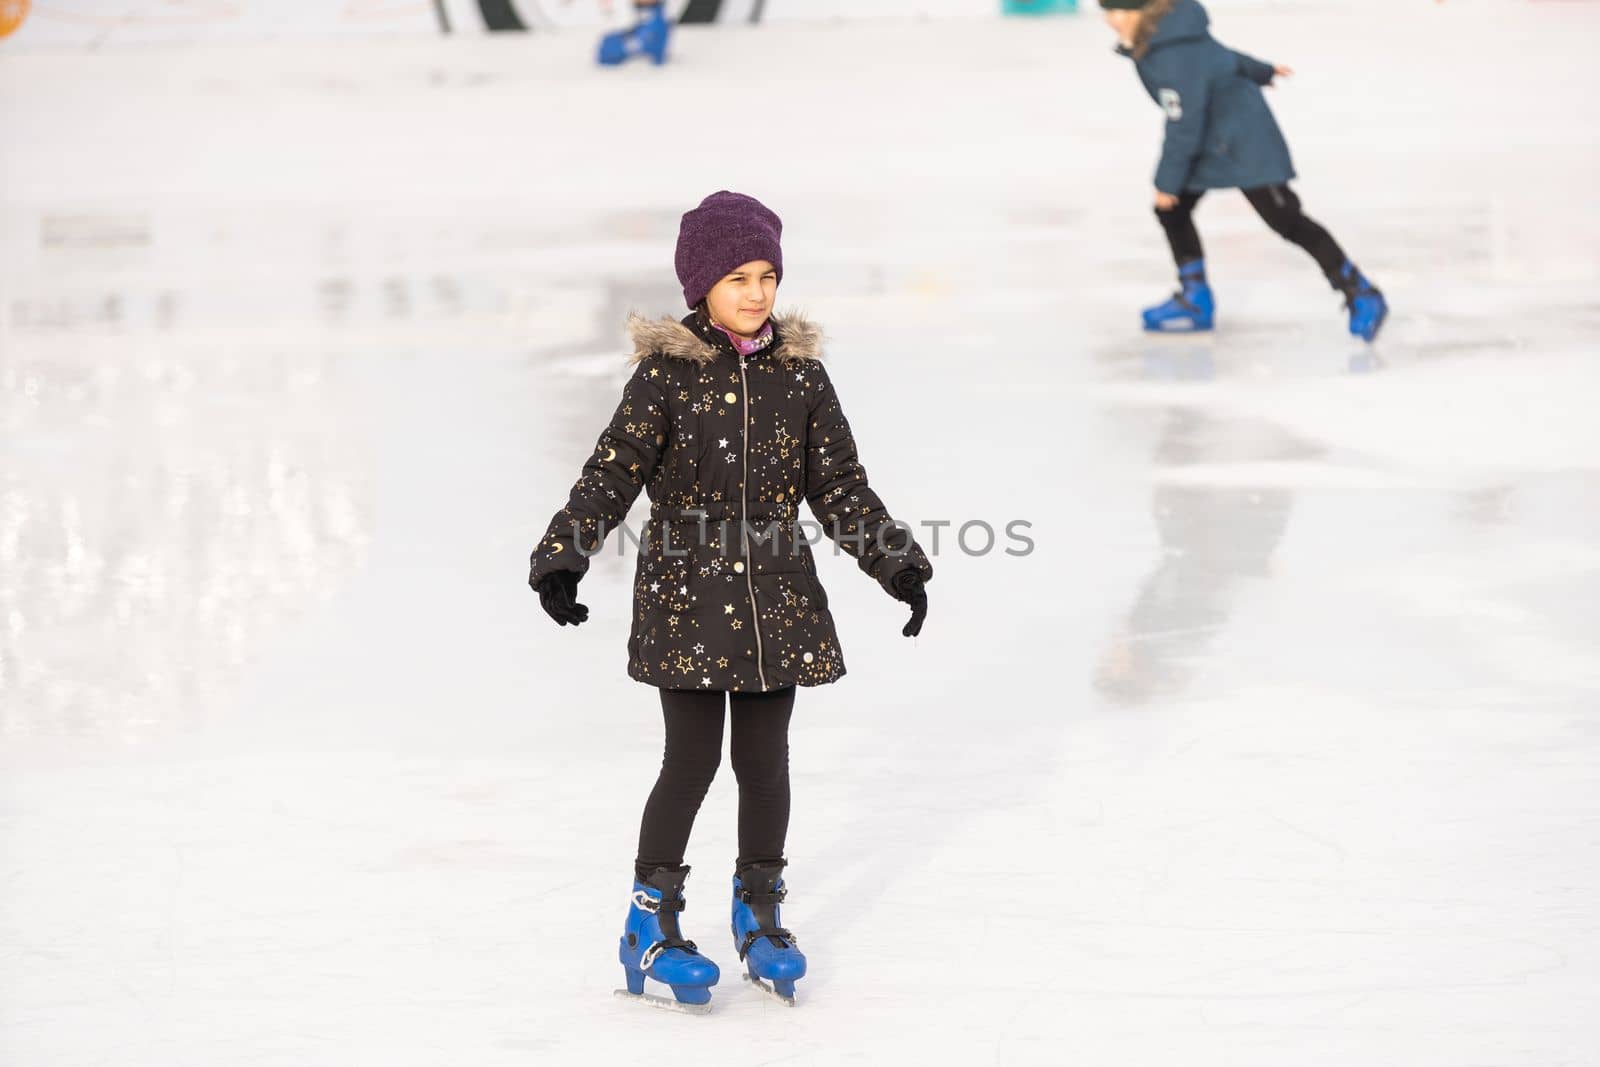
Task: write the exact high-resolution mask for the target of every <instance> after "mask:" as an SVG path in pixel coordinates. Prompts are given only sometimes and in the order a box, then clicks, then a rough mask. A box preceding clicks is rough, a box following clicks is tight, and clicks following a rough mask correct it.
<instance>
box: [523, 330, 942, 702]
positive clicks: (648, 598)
mask: <svg viewBox="0 0 1600 1067" xmlns="http://www.w3.org/2000/svg"><path fill="white" fill-rule="evenodd" d="M772 326H773V332H774V337H773V342H772V344H771V345H769V346H768V347H767V348H765V349H764V350H762V351H759V352H755V353H750V354H746V355H744V356H743V357H742V358H741V356H740V355H739V354H738V353H737V352H736V351H735V349H734V347H733V345H732V343H731V342H730V341H729V340H728V338H727V336H726V335H725V334H723V333H722V332H721V331H720V330H717V329H716V328H715V327H713V326H712V325H711V324H710V323H709V322H707V321H705V320H704V319H703V318H702V317H701V316H699V315H698V314H692V315H690V316H689V317H688V318H685V319H683V320H682V321H681V322H678V321H674V320H672V319H661V320H657V321H649V320H646V319H643V318H640V317H638V316H634V317H631V318H630V319H629V322H628V327H629V332H630V333H631V335H632V337H633V343H634V356H633V360H634V372H633V375H632V377H631V378H629V380H628V382H627V384H626V385H624V386H623V391H622V399H621V401H620V402H619V403H618V405H617V409H616V413H615V414H614V415H613V416H612V418H611V422H610V424H609V425H608V426H607V427H606V429H605V430H604V431H603V432H602V433H601V435H600V439H599V442H598V443H597V444H596V446H595V450H594V452H593V453H592V454H591V455H590V457H589V459H588V461H587V462H586V463H585V464H584V466H583V471H582V474H581V475H580V477H579V478H578V481H577V483H576V484H575V485H574V486H573V487H572V491H571V493H570V495H569V497H568V500H567V504H566V506H565V507H563V508H562V509H561V510H560V511H558V512H557V513H556V515H555V517H554V518H553V519H551V521H550V525H549V528H548V529H547V530H546V531H545V535H544V537H543V538H542V539H541V540H540V541H539V544H538V546H537V547H536V548H535V549H534V552H533V559H532V578H533V580H534V581H535V583H537V582H538V581H540V580H541V579H542V578H543V577H544V576H545V575H548V574H550V573H551V572H553V571H557V570H570V571H575V572H577V573H579V574H582V573H584V572H585V571H586V570H587V569H588V566H589V559H588V554H593V553H594V552H596V551H598V550H599V548H600V546H601V544H602V543H603V540H604V537H605V536H606V534H607V533H609V532H610V531H611V530H613V529H615V528H616V527H617V526H619V525H620V524H621V523H622V521H623V519H624V518H625V517H626V516H627V514H628V509H629V508H630V507H631V506H632V504H633V502H634V500H635V499H636V498H637V497H638V495H639V492H640V491H641V490H644V491H645V492H646V493H647V494H648V496H649V499H650V501H651V506H650V518H649V520H648V521H647V522H646V523H645V524H644V526H643V528H642V529H641V531H640V547H639V554H638V560H637V563H636V566H635V572H634V583H633V620H632V625H631V627H630V631H629V635H628V674H629V676H630V677H632V678H634V679H636V680H638V681H641V682H645V683H648V684H651V685H657V686H666V687H670V688H687V687H688V686H690V685H693V680H694V679H695V678H698V679H699V680H700V686H699V687H698V688H711V689H723V690H733V691H746V690H771V689H780V688H784V687H786V686H790V685H803V686H811V685H825V684H827V683H829V682H833V681H837V680H838V679H839V678H841V677H842V676H843V675H844V673H845V665H844V657H843V654H842V652H841V650H840V648H839V638H838V634H837V632H836V631H835V628H834V623H833V616H832V615H831V614H829V611H828V595H827V592H826V591H825V590H824V589H823V587H822V583H821V582H820V581H819V580H818V578H817V569H816V561H815V559H814V558H813V556H812V553H811V548H810V546H809V545H808V544H807V543H806V541H805V538H804V537H803V536H802V533H801V530H800V527H799V526H798V525H797V523H798V520H799V511H798V508H799V502H800V500H801V499H802V498H803V499H804V500H805V501H806V504H807V505H808V508H809V510H810V511H811V514H812V516H813V517H814V518H815V519H816V521H817V522H818V523H820V524H821V525H822V527H823V532H824V533H825V534H826V535H827V536H828V537H830V538H832V539H833V540H834V541H836V542H837V543H838V544H839V546H840V547H841V548H843V549H844V551H845V552H846V553H848V554H850V555H851V556H854V557H855V558H856V560H857V563H858V565H859V566H860V568H861V570H863V571H864V572H866V573H867V574H868V575H870V576H871V577H872V578H873V579H875V580H876V581H877V582H878V584H879V585H880V586H881V587H882V588H883V589H884V591H885V592H886V593H889V595H891V596H892V595H893V586H894V578H895V575H897V574H899V573H900V572H901V571H904V570H906V569H908V568H910V569H914V570H915V571H916V572H917V573H918V574H920V575H921V576H922V579H923V581H924V582H926V581H929V580H931V579H932V577H933V567H932V565H931V564H930V563H929V562H928V558H927V556H926V555H925V554H924V553H923V551H922V549H921V548H920V547H919V546H918V545H917V543H916V541H915V539H914V538H912V536H911V533H910V531H909V529H908V528H906V527H902V526H898V525H897V524H896V523H895V522H894V520H893V518H892V517H891V516H890V515H889V512H888V509H887V508H885V507H884V504H883V501H882V500H881V499H879V497H878V495H877V493H876V492H874V491H873V489H872V487H871V486H870V485H869V484H868V482H867V472H866V468H865V467H863V466H862V464H861V460H860V458H859V456H858V455H857V452H856V443H855V438H854V436H853V435H852V433H851V431H850V424H849V422H848V421H847V420H846V419H845V416H844V411H843V409H842V408H841V407H840V404H839V398H838V395H837V393H836V392H835V391H834V387H833V382H832V381H831V380H830V378H829V376H828V372H827V370H826V369H825V368H824V367H823V365H822V362H821V359H822V338H821V332H820V331H819V330H818V329H817V327H815V326H814V325H812V324H811V323H810V322H809V321H807V320H806V319H804V318H802V317H799V316H774V317H773V319H772ZM741 517H743V518H747V519H748V522H747V523H746V524H741V523H740V521H739V520H740V518H741Z"/></svg>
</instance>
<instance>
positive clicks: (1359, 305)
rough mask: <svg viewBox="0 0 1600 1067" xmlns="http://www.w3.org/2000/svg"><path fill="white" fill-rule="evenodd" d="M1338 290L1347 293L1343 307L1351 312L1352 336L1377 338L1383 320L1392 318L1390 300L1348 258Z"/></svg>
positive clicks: (1365, 338)
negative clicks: (1390, 316) (1390, 315)
mask: <svg viewBox="0 0 1600 1067" xmlns="http://www.w3.org/2000/svg"><path fill="white" fill-rule="evenodd" d="M1338 289H1339V291H1340V292H1342V293H1344V306H1345V309H1346V310H1348V311H1349V312H1350V335H1351V336H1352V337H1359V338H1361V339H1362V340H1363V341H1367V342H1371V341H1374V340H1376V339H1377V337H1378V331H1379V330H1381V329H1383V320H1384V319H1387V318H1388V317H1389V301H1387V300H1385V299H1384V298H1383V293H1381V292H1379V290H1378V287H1377V286H1375V285H1373V284H1372V283H1371V282H1370V281H1368V280H1367V278H1366V276H1365V275H1364V274H1362V273H1361V272H1360V271H1358V270H1356V268H1355V265H1354V264H1353V263H1350V262H1349V261H1348V260H1347V261H1346V262H1345V265H1344V266H1343V267H1342V268H1340V270H1339V283H1338Z"/></svg>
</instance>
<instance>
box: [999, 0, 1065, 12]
mask: <svg viewBox="0 0 1600 1067" xmlns="http://www.w3.org/2000/svg"><path fill="white" fill-rule="evenodd" d="M1000 10H1001V12H1002V13H1003V14H1007V15H1070V14H1072V13H1073V12H1075V11H1077V10H1078V0H1001V5H1000Z"/></svg>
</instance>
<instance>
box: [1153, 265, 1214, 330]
mask: <svg viewBox="0 0 1600 1067" xmlns="http://www.w3.org/2000/svg"><path fill="white" fill-rule="evenodd" d="M1178 282H1179V284H1180V285H1182V287H1183V288H1181V289H1180V290H1179V291H1178V292H1176V293H1174V294H1173V295H1172V299H1171V300H1168V301H1167V302H1166V303H1165V304H1157V305H1156V306H1155V307H1150V308H1145V309H1144V328H1145V329H1146V330H1148V331H1150V332H1151V333H1167V332H1171V333H1203V332H1204V331H1206V330H1210V329H1214V328H1215V327H1216V324H1217V300H1216V297H1214V296H1212V295H1211V286H1209V285H1207V284H1206V261H1205V260H1203V259H1195V260H1190V261H1189V262H1188V263H1185V264H1184V265H1183V266H1181V267H1179V268H1178Z"/></svg>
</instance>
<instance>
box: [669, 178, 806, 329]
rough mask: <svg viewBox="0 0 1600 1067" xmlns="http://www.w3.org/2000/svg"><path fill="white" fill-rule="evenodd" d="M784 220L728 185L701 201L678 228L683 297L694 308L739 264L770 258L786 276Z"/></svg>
mask: <svg viewBox="0 0 1600 1067" xmlns="http://www.w3.org/2000/svg"><path fill="white" fill-rule="evenodd" d="M782 238H783V220H782V219H780V218H778V216H777V215H774V214H773V213H772V211H771V210H770V209H768V208H767V206H766V205H765V204H763V203H761V201H759V200H757V199H755V198H754V197H750V196H745V195H743V194H742V193H730V192H728V191H727V190H726V189H724V190H723V191H722V192H720V193H712V194H711V195H710V196H708V197H706V198H705V199H704V200H702V201H700V206H699V207H697V208H695V209H694V210H693V211H690V212H687V213H686V214H685V215H684V216H683V223H682V224H681V225H680V226H679V227H678V252H677V256H676V265H677V268H678V281H679V282H681V283H682V285H683V299H684V300H685V301H687V302H688V304H689V306H690V307H694V306H695V305H696V304H698V303H700V301H702V300H704V299H705V298H706V294H707V293H709V292H711V289H712V287H713V286H715V285H716V284H717V283H718V282H720V281H721V280H722V279H723V278H725V277H727V276H728V273H729V272H730V271H732V270H733V268H735V267H737V266H739V265H741V264H744V263H749V262H751V261H752V260H757V259H764V260H766V261H767V262H769V263H771V264H772V266H773V267H774V268H775V269H776V270H777V272H778V281H780V282H781V281H783V248H782V246H781V244H780V243H779V242H780V241H781V240H782Z"/></svg>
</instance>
